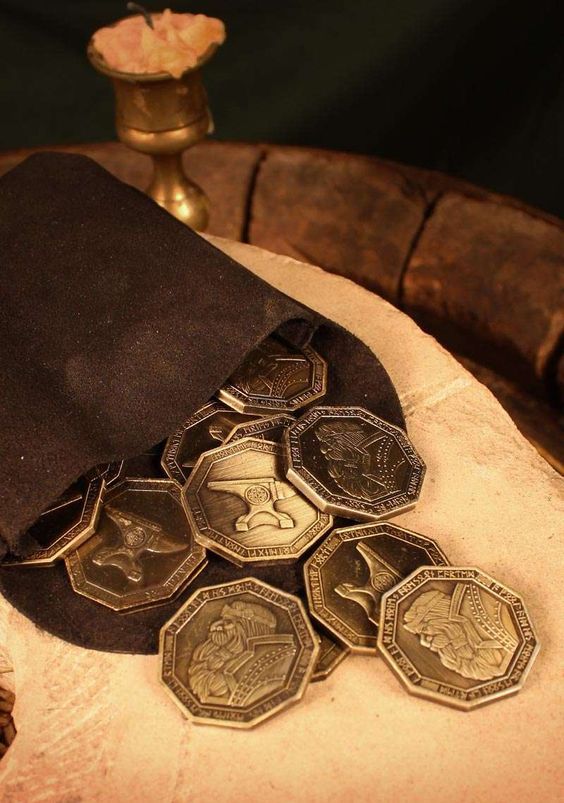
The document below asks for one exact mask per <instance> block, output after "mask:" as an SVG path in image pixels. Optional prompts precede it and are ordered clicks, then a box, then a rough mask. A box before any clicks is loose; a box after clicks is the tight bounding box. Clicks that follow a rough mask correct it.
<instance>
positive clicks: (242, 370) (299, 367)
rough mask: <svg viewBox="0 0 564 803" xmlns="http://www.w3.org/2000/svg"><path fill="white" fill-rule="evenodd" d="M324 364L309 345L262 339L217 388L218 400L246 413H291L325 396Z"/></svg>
mask: <svg viewBox="0 0 564 803" xmlns="http://www.w3.org/2000/svg"><path fill="white" fill-rule="evenodd" d="M326 389H327V363H326V362H325V360H324V359H323V358H322V357H320V356H319V354H318V353H317V352H316V351H315V350H314V349H313V348H311V346H302V347H301V348H296V347H295V346H292V345H290V344H289V343H287V342H286V341H284V340H282V339H281V338H278V337H275V336H271V337H268V338H267V339H266V340H263V342H262V343H260V344H259V345H258V346H257V347H256V348H255V349H253V351H252V352H251V353H250V354H249V355H248V356H247V357H246V359H245V360H244V361H243V363H242V364H241V365H240V366H239V368H237V370H236V371H235V372H234V373H233V374H232V375H231V377H230V378H229V379H228V380H227V382H226V383H225V385H224V386H223V387H222V388H220V390H219V391H218V392H217V395H218V397H219V399H221V401H223V402H225V403H226V404H229V405H230V406H231V407H233V408H234V409H235V410H240V411H242V412H246V413H259V414H260V413H262V414H264V415H268V414H269V413H276V412H278V413H291V412H293V411H294V410H299V409H300V408H301V407H305V405H306V404H311V402H313V401H315V399H319V398H321V396H323V395H325V392H326Z"/></svg>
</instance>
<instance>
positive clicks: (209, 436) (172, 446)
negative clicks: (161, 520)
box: [161, 401, 256, 485]
mask: <svg viewBox="0 0 564 803" xmlns="http://www.w3.org/2000/svg"><path fill="white" fill-rule="evenodd" d="M255 418H256V415H254V414H247V413H241V412H236V411H235V410H232V409H231V408H230V407H226V406H225V405H224V404H220V403H219V402H216V401H212V402H210V403H209V404H204V406H203V407H200V409H199V410H197V411H196V412H195V413H194V414H193V415H191V416H190V418H188V419H187V420H186V421H185V422H184V423H183V424H182V426H181V427H179V428H178V429H177V430H176V432H174V433H173V434H172V435H171V436H170V438H169V439H168V440H167V442H166V445H165V448H164V451H163V456H162V461H161V462H162V467H163V469H164V470H165V472H166V473H167V475H168V476H169V477H170V478H171V480H175V481H176V482H178V483H180V485H184V483H185V482H186V480H187V478H188V475H189V474H190V471H191V470H192V467H193V466H194V465H195V463H196V461H197V460H198V458H199V456H200V455H201V454H202V452H207V451H208V450H209V449H213V448H215V447H216V446H220V445H221V444H222V443H223V441H224V440H225V438H227V436H228V435H229V433H230V432H231V431H232V430H233V427H235V426H236V425H237V424H240V423H242V422H248V421H254V420H255Z"/></svg>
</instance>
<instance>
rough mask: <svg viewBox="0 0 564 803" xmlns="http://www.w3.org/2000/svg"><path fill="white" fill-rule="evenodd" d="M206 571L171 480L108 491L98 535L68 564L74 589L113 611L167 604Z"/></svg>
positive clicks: (146, 481) (130, 482)
mask: <svg viewBox="0 0 564 803" xmlns="http://www.w3.org/2000/svg"><path fill="white" fill-rule="evenodd" d="M205 565H206V556H205V550H204V549H203V547H201V546H200V544H198V543H196V541H195V539H194V536H193V533H192V530H191V528H190V525H189V523H188V519H187V518H186V515H185V513H184V510H183V508H182V503H181V501H180V489H179V487H178V485H177V484H176V483H175V482H172V481H171V480H159V479H156V480H154V479H129V480H125V481H124V482H122V483H120V484H119V485H117V486H115V487H114V488H113V489H112V490H110V491H109V492H108V493H107V495H106V497H105V499H104V505H103V510H102V513H101V515H100V520H99V523H98V526H97V527H96V531H95V533H94V535H92V536H91V537H90V538H89V539H88V540H87V541H85V542H84V543H83V544H82V546H80V547H79V548H78V549H77V550H75V551H74V552H71V553H70V554H69V555H68V556H67V558H66V567H67V571H68V575H69V578H70V581H71V584H72V587H73V589H74V590H75V591H76V592H77V593H78V594H82V595H83V596H85V597H88V598H89V599H92V600H94V601H96V602H99V603H100V604H101V605H105V606H106V607H108V608H112V610H115V611H126V610H132V609H140V608H145V607H148V606H149V605H153V604H155V603H158V602H163V601H165V600H169V599H171V598H172V597H174V595H175V594H176V593H177V592H179V591H181V590H182V589H183V588H184V587H185V586H186V584H187V583H188V582H190V580H192V579H193V578H194V577H195V576H196V574H197V573H198V572H199V571H200V570H201V569H203V568H204V566H205Z"/></svg>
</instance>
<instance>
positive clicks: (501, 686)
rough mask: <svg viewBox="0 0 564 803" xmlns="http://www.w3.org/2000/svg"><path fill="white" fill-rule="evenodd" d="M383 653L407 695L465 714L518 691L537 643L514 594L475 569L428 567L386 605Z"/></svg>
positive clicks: (386, 600) (393, 593)
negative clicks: (458, 710) (447, 706)
mask: <svg viewBox="0 0 564 803" xmlns="http://www.w3.org/2000/svg"><path fill="white" fill-rule="evenodd" d="M378 648H379V650H380V652H381V653H382V655H383V656H384V658H385V659H386V661H387V662H388V663H389V664H390V666H391V667H392V669H393V670H394V671H395V672H396V674H397V675H398V676H399V678H400V680H401V681H402V683H403V684H404V686H406V688H407V690H408V691H409V692H411V693H412V694H416V695H418V696H419V697H426V698H428V699H430V700H436V701H437V702H441V703H446V704H448V705H452V706H454V707H455V708H460V709H462V710H465V711H467V710H469V709H472V708H476V707H477V706H479V705H484V704H485V703H489V702H492V701H493V700H497V699H499V698H500V697H506V696H507V695H510V694H515V693H516V692H518V691H519V689H520V688H521V687H522V685H523V683H524V681H525V679H526V676H527V674H528V672H529V670H530V668H531V665H532V663H533V661H534V659H535V657H536V655H537V652H538V649H539V644H538V640H537V637H536V634H535V631H534V628H533V626H532V624H531V620H530V618H529V615H528V613H527V610H526V608H525V605H524V603H523V600H522V599H521V597H519V595H518V594H516V593H515V592H514V591H511V589H509V588H507V587H506V586H504V585H503V584H502V583H499V582H498V581H497V580H494V579H493V578H492V577H490V576H489V575H488V574H485V572H482V571H481V570H480V569H476V568H473V567H471V568H466V567H462V568H460V567H454V566H452V567H451V566H448V567H434V566H425V567H421V568H419V569H417V571H415V572H414V573H413V574H411V575H410V576H409V577H407V578H406V579H405V580H403V582H401V583H400V584H399V585H397V586H396V587H395V588H392V589H391V590H390V591H388V592H387V593H386V594H385V595H384V597H383V598H382V604H381V611H380V632H379V634H378Z"/></svg>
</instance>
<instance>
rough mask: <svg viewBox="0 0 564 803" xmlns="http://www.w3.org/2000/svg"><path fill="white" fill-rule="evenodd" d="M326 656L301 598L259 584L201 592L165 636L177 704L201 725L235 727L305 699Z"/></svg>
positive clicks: (165, 663) (167, 672)
mask: <svg viewBox="0 0 564 803" xmlns="http://www.w3.org/2000/svg"><path fill="white" fill-rule="evenodd" d="M318 653H319V642H318V639H317V636H316V634H315V632H314V630H313V628H312V627H311V624H310V622H309V620H308V617H307V614H306V612H305V610H304V608H303V606H302V603H301V602H300V600H299V599H298V598H297V597H294V596H292V595H291V594H287V593H285V592H283V591H279V590H278V589H276V588H273V587H272V586H269V585H267V584H266V583H264V582H262V581H260V580H255V579H254V578H245V579H243V580H236V581H234V582H231V583H224V584H222V585H216V586H208V587H206V588H201V589H199V590H198V591H196V592H195V593H194V594H193V595H192V596H191V597H190V598H189V599H188V601H187V602H186V603H185V604H184V605H183V606H182V608H181V609H180V610H179V611H178V612H177V613H176V614H175V615H174V616H173V617H172V618H171V619H170V620H169V621H168V622H167V624H165V625H164V627H163V628H162V630H161V634H160V656H161V667H162V668H161V679H162V681H163V683H164V685H165V687H166V688H167V690H168V691H169V693H170V694H171V696H172V698H173V700H174V701H175V703H176V704H177V705H178V706H180V708H181V709H182V710H183V711H185V712H186V713H187V714H188V715H189V716H190V718H191V719H193V720H194V721H195V722H197V723H205V724H211V725H224V726H227V727H234V728H251V727H253V726H254V725H256V724H258V723H259V722H262V721H263V720H265V719H267V718H269V717H271V716H273V715H274V714H276V713H278V712H279V711H281V710H282V709H283V708H286V707H287V706H288V705H290V704H291V703H295V702H297V701H298V700H299V699H301V697H302V695H303V694H304V692H305V690H306V688H307V685H308V682H309V680H310V678H311V674H312V671H313V668H314V666H315V662H316V660H317V656H318Z"/></svg>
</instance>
